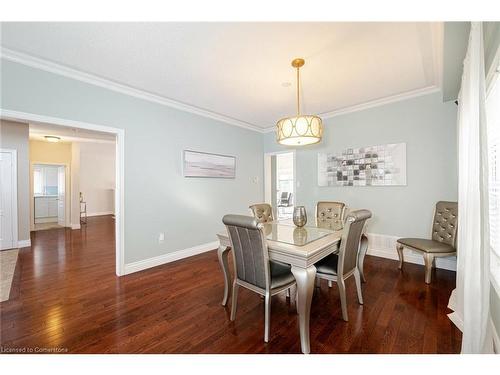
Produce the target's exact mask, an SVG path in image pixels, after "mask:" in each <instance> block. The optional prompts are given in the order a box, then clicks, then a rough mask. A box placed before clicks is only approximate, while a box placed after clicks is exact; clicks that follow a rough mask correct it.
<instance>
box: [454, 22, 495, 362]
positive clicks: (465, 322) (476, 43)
mask: <svg viewBox="0 0 500 375" xmlns="http://www.w3.org/2000/svg"><path fill="white" fill-rule="evenodd" d="M488 216H489V205H488V144H487V130H486V113H485V74H484V51H483V29H482V23H481V22H472V23H471V31H470V35H469V46H468V48H467V54H466V57H465V60H464V71H463V75H462V85H461V89H460V95H459V113H458V218H459V221H458V237H457V245H458V251H457V286H456V289H455V290H454V291H453V292H452V295H451V297H450V302H449V306H448V307H449V308H450V309H452V310H453V311H454V312H453V313H451V314H449V317H450V319H451V320H452V321H453V322H454V323H455V324H456V325H457V326H458V327H459V328H460V329H461V330H462V332H463V336H462V353H492V352H493V342H492V337H491V331H490V329H489V320H490V302H489V301H490V300H489V298H490V278H489V275H490V266H489V255H490V245H489V243H490V239H489V225H488V223H489V217H488Z"/></svg>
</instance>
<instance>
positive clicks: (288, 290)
mask: <svg viewBox="0 0 500 375" xmlns="http://www.w3.org/2000/svg"><path fill="white" fill-rule="evenodd" d="M286 298H290V288H288V289H287V290H286Z"/></svg>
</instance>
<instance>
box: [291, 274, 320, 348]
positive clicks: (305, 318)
mask: <svg viewBox="0 0 500 375" xmlns="http://www.w3.org/2000/svg"><path fill="white" fill-rule="evenodd" d="M292 273H293V276H295V281H297V310H298V313H299V327H300V346H301V348H302V353H304V354H309V353H310V352H311V348H310V342H309V317H310V315H311V301H312V296H313V292H314V279H315V277H316V267H314V266H310V267H308V268H300V267H296V266H292Z"/></svg>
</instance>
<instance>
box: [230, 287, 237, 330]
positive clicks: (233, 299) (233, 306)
mask: <svg viewBox="0 0 500 375" xmlns="http://www.w3.org/2000/svg"><path fill="white" fill-rule="evenodd" d="M237 307H238V284H237V283H236V280H234V282H233V295H232V297H231V321H234V319H235V318H236V308H237Z"/></svg>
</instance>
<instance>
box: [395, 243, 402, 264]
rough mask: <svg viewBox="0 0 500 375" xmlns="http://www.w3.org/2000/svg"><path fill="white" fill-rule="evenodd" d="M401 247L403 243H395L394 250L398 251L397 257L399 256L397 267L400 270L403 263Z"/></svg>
mask: <svg viewBox="0 0 500 375" xmlns="http://www.w3.org/2000/svg"><path fill="white" fill-rule="evenodd" d="M403 249H404V247H403V245H401V244H399V243H398V244H397V245H396V250H397V251H398V257H399V266H398V268H399V269H400V270H402V269H403V263H404V252H403Z"/></svg>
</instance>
